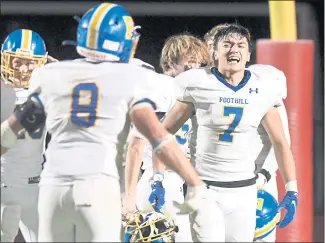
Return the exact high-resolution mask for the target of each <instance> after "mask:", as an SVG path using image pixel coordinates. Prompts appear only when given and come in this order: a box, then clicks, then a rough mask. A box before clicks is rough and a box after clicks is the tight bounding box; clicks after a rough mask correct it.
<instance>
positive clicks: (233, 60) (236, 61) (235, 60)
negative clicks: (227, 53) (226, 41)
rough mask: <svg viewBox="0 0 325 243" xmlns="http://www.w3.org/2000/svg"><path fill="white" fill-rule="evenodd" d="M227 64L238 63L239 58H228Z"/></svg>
mask: <svg viewBox="0 0 325 243" xmlns="http://www.w3.org/2000/svg"><path fill="white" fill-rule="evenodd" d="M228 62H230V63H239V62H240V58H239V57H229V58H228Z"/></svg>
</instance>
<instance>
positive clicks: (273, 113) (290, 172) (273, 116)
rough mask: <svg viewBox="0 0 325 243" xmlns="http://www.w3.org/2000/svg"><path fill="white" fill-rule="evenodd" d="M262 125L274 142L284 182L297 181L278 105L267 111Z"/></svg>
mask: <svg viewBox="0 0 325 243" xmlns="http://www.w3.org/2000/svg"><path fill="white" fill-rule="evenodd" d="M262 125H263V126H264V128H265V130H266V131H267V133H268V135H269V138H270V140H271V142H272V144H273V147H274V153H275V157H276V159H277V162H278V166H279V169H280V172H281V175H282V178H283V180H284V182H285V183H288V182H296V166H295V162H294V159H293V155H292V152H291V150H290V146H289V143H288V140H287V138H286V136H285V132H284V129H283V125H282V121H281V118H280V115H279V112H278V110H277V108H276V107H272V108H271V109H270V110H269V111H268V112H267V113H266V115H265V116H264V118H263V120H262Z"/></svg>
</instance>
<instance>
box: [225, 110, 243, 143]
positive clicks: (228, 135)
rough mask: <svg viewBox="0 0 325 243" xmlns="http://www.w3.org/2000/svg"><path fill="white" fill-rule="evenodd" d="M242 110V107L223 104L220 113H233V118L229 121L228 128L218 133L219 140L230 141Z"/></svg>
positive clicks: (228, 114) (241, 115)
mask: <svg viewBox="0 0 325 243" xmlns="http://www.w3.org/2000/svg"><path fill="white" fill-rule="evenodd" d="M243 111H244V108H243V107H234V106H224V108H223V114H222V115H223V116H230V115H233V120H232V121H231V122H230V124H229V126H228V128H227V129H226V130H225V131H224V132H221V133H219V141H222V142H226V143H232V141H233V139H234V135H233V132H234V131H235V129H236V127H237V126H238V125H239V122H240V120H241V119H242V117H243Z"/></svg>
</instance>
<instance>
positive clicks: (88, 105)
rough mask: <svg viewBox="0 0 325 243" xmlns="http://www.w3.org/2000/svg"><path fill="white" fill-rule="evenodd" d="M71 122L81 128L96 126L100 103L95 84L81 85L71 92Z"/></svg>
mask: <svg viewBox="0 0 325 243" xmlns="http://www.w3.org/2000/svg"><path fill="white" fill-rule="evenodd" d="M71 96H72V102H71V115H70V117H71V121H72V122H73V123H74V124H76V125H77V126H79V127H83V128H89V127H92V126H94V125H95V123H96V118H97V105H98V101H99V94H98V87H97V85H96V84H95V83H79V84H77V85H76V86H75V87H74V88H73V89H72V92H71Z"/></svg>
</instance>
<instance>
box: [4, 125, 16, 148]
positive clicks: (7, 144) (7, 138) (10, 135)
mask: <svg viewBox="0 0 325 243" xmlns="http://www.w3.org/2000/svg"><path fill="white" fill-rule="evenodd" d="M16 140H17V136H16V134H15V133H14V132H13V131H12V130H11V127H10V125H9V123H8V121H7V120H5V121H4V122H3V123H1V147H4V148H7V149H9V148H12V147H13V146H14V145H15V144H16Z"/></svg>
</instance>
